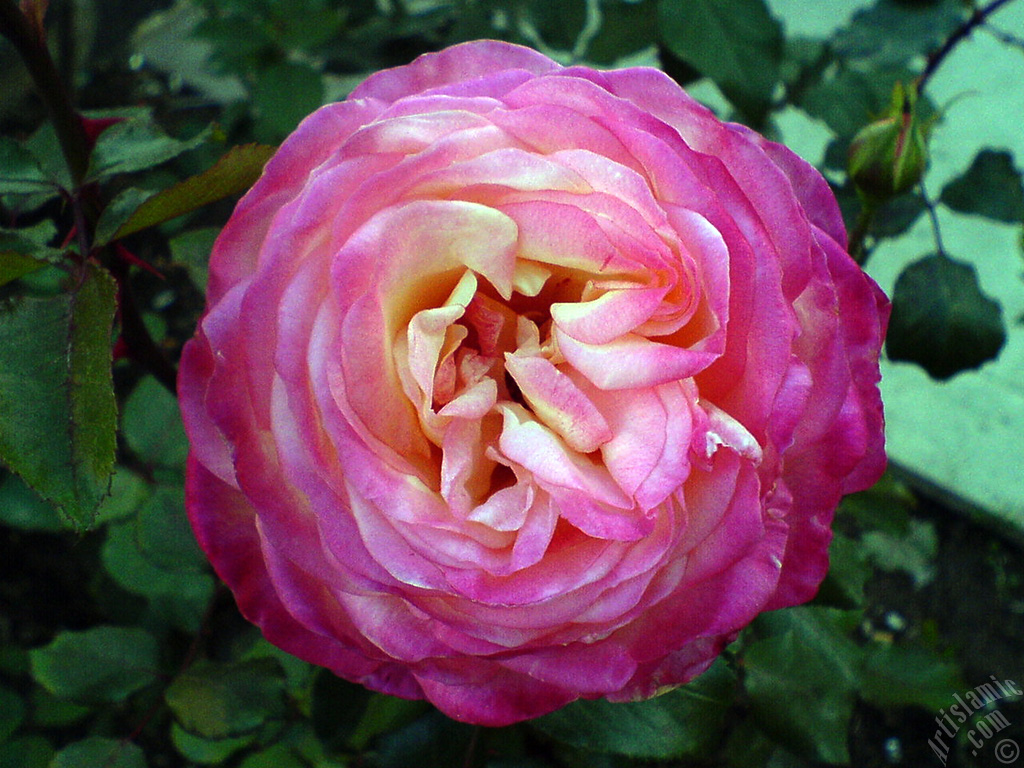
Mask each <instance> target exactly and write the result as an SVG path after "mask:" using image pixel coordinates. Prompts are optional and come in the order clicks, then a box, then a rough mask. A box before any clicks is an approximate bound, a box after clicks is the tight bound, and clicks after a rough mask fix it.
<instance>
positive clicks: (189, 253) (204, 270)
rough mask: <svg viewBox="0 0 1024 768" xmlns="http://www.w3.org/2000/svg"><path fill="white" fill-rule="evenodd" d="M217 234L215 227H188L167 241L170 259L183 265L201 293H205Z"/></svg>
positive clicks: (217, 229)
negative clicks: (211, 253)
mask: <svg viewBox="0 0 1024 768" xmlns="http://www.w3.org/2000/svg"><path fill="white" fill-rule="evenodd" d="M219 234H220V229H219V228H217V227H203V228H201V229H190V230H187V231H185V232H182V233H181V234H180V235H177V236H175V237H172V238H171V239H170V240H169V241H168V243H167V245H168V247H169V248H170V249H171V259H172V260H173V261H174V263H175V264H180V265H182V266H183V267H185V270H186V271H187V272H188V276H189V278H190V279H191V280H192V283H193V284H194V285H195V286H196V288H198V289H199V290H200V291H202V292H203V293H206V282H207V278H208V277H209V272H210V270H209V264H210V252H211V251H212V250H213V243H214V241H216V239H217V235H219Z"/></svg>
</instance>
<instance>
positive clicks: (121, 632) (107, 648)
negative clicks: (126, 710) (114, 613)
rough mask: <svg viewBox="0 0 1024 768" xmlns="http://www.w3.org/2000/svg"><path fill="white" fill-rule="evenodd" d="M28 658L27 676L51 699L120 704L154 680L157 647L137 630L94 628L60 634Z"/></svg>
mask: <svg viewBox="0 0 1024 768" xmlns="http://www.w3.org/2000/svg"><path fill="white" fill-rule="evenodd" d="M29 658H30V660H31V663H32V675H33V677H34V678H35V679H36V681H37V682H38V683H39V684H40V685H42V686H43V687H44V688H46V690H48V691H50V693H52V694H53V695H55V696H58V697H60V698H62V699H70V700H72V701H79V702H84V703H107V702H119V701H123V700H124V699H126V698H128V696H130V695H131V694H133V693H134V692H135V691H137V690H139V689H141V688H144V687H146V686H147V685H149V684H150V683H151V682H152V681H153V680H154V679H155V678H156V674H157V671H158V663H159V662H158V660H159V649H158V648H157V643H156V640H154V639H153V637H152V635H150V634H149V633H148V632H146V631H145V630H143V629H139V628H138V627H112V626H99V627H94V628H92V629H87V630H85V631H83V632H62V633H61V634H59V635H57V637H56V638H54V640H53V642H51V643H50V644H49V645H47V646H45V647H43V648H35V649H33V650H32V651H31V652H30V653H29Z"/></svg>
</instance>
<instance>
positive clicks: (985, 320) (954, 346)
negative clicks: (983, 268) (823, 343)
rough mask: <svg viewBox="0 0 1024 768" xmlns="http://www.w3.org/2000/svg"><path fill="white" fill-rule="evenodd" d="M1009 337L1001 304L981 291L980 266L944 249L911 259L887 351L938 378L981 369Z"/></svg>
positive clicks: (898, 290)
mask: <svg viewBox="0 0 1024 768" xmlns="http://www.w3.org/2000/svg"><path fill="white" fill-rule="evenodd" d="M1005 342H1006V331H1005V329H1004V327H1003V313H1002V309H1001V308H1000V306H999V304H998V303H997V302H996V301H995V300H993V299H990V298H989V297H988V296H986V295H985V294H984V293H982V291H981V286H980V285H979V284H978V276H977V273H976V272H975V270H974V267H973V266H972V265H970V264H965V263H964V262H961V261H954V260H953V259H951V258H949V257H948V256H946V255H944V254H932V255H930V256H926V257H924V258H923V259H920V260H919V261H915V262H914V263H913V264H910V265H909V266H908V267H907V268H906V269H904V270H903V272H902V273H901V274H900V276H899V277H898V278H897V280H896V287H895V289H894V290H893V296H892V318H891V320H890V322H889V331H888V335H887V336H886V350H887V352H888V353H889V357H890V358H891V359H892V360H905V361H908V362H912V363H917V364H918V365H920V366H921V367H922V368H924V369H925V370H926V371H928V373H929V374H930V375H931V376H932V377H933V378H936V379H948V378H949V377H951V376H953V375H954V374H956V373H959V372H960V371H963V370H966V369H969V368H977V367H979V366H980V365H981V364H982V363H984V362H986V361H988V360H991V359H993V358H995V357H996V355H998V354H999V351H1000V350H1001V349H1002V347H1003V344H1004V343H1005Z"/></svg>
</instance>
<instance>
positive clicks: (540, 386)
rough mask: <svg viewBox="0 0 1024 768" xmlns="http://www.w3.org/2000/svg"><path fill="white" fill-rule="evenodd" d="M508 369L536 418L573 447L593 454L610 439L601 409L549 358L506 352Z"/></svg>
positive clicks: (609, 431)
mask: <svg viewBox="0 0 1024 768" xmlns="http://www.w3.org/2000/svg"><path fill="white" fill-rule="evenodd" d="M505 368H506V370H508V372H509V373H510V374H511V375H512V377H513V378H514V379H515V380H516V384H518V385H519V389H520V391H521V392H522V393H523V396H524V397H525V398H526V401H527V402H528V403H529V404H530V407H531V409H532V410H533V412H534V413H535V414H537V417H538V418H539V419H540V420H541V421H542V422H544V423H545V424H546V425H547V426H549V427H551V429H553V430H554V431H555V432H557V433H558V434H559V435H560V436H561V437H562V439H563V440H565V442H566V443H567V444H568V445H569V447H570V448H572V449H574V450H576V451H579V452H580V453H590V452H592V451H596V450H597V449H598V448H599V447H600V446H601V445H602V444H603V443H605V442H607V441H608V440H609V439H611V436H612V433H611V430H609V429H608V423H607V422H606V421H605V420H604V417H603V416H602V415H601V412H600V411H598V410H597V408H596V407H595V406H594V404H593V403H592V402H590V399H589V398H588V397H587V396H586V395H585V394H584V393H583V392H582V391H581V390H580V388H579V387H577V386H576V384H575V383H573V381H572V379H570V378H569V377H568V376H566V375H565V374H564V373H562V372H561V371H559V370H558V369H557V368H556V367H555V366H554V365H552V363H551V361H550V360H547V359H545V358H543V357H538V356H521V355H518V354H511V353H506V355H505Z"/></svg>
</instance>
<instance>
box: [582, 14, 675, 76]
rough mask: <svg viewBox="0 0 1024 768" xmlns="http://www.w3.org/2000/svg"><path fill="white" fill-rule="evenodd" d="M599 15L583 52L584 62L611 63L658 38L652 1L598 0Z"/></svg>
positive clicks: (635, 51)
mask: <svg viewBox="0 0 1024 768" xmlns="http://www.w3.org/2000/svg"><path fill="white" fill-rule="evenodd" d="M601 15H602V16H603V20H602V23H601V28H600V29H599V30H598V31H597V34H596V35H595V36H594V38H593V39H592V40H591V41H590V44H589V45H588V46H587V49H586V51H585V55H586V58H587V61H593V62H596V63H598V64H604V65H612V64H615V63H616V62H617V61H620V60H621V59H623V58H625V57H627V56H632V55H635V54H637V53H638V52H639V51H641V50H643V49H644V48H649V47H651V46H652V44H653V42H654V41H655V40H657V39H658V11H657V5H656V3H655V0H640V1H639V2H614V3H602V4H601Z"/></svg>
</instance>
